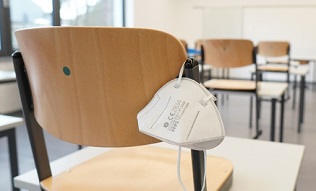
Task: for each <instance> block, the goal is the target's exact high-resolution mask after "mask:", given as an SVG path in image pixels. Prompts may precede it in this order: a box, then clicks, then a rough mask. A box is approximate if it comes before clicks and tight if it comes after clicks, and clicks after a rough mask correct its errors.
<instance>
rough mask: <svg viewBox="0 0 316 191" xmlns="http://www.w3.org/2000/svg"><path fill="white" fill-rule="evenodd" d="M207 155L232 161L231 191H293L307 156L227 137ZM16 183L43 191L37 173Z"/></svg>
mask: <svg viewBox="0 0 316 191" xmlns="http://www.w3.org/2000/svg"><path fill="white" fill-rule="evenodd" d="M154 146H158V147H166V148H170V149H177V147H175V146H171V145H169V144H166V143H158V144H154ZM109 150H110V149H107V148H95V147H88V148H84V149H82V150H79V151H76V152H74V153H72V154H69V155H67V156H65V157H63V158H60V159H58V160H56V161H54V162H52V163H51V164H52V173H53V174H58V173H60V172H63V171H65V170H67V169H69V168H70V167H72V166H74V165H77V164H79V163H81V162H82V161H85V160H88V159H90V158H93V157H95V156H98V155H100V154H102V153H103V152H106V151H109ZM207 153H208V154H210V155H214V156H220V157H224V158H226V159H229V160H230V161H232V163H233V167H234V172H233V182H232V186H231V188H230V189H229V191H240V190H242V191H253V190H256V191H267V190H269V191H280V190H282V191H293V190H295V185H296V180H297V177H298V173H299V169H300V166H301V162H302V158H303V154H304V146H302V145H293V144H285V143H276V142H268V141H261V140H252V139H243V138H234V137H226V138H225V140H224V141H223V143H222V144H220V145H219V146H218V147H216V148H214V149H212V150H209V151H207ZM175 176H176V166H175ZM14 183H15V186H16V187H18V188H21V189H26V190H33V191H40V189H39V183H38V178H37V174H36V171H35V170H31V171H29V172H26V173H24V174H21V175H19V176H17V177H15V178H14Z"/></svg>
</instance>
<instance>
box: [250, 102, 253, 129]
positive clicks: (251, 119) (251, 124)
mask: <svg viewBox="0 0 316 191" xmlns="http://www.w3.org/2000/svg"><path fill="white" fill-rule="evenodd" d="M252 102H253V99H252V96H250V108H249V112H250V113H249V128H250V129H252V107H253V106H252V105H253V104H252Z"/></svg>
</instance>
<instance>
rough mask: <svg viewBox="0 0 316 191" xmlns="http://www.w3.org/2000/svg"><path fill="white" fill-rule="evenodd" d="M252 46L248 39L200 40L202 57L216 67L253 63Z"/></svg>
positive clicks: (232, 66)
mask: <svg viewBox="0 0 316 191" xmlns="http://www.w3.org/2000/svg"><path fill="white" fill-rule="evenodd" d="M253 51H254V46H253V43H252V42H251V41H249V40H242V39H206V40H203V42H202V59H203V62H204V63H205V64H209V65H212V66H213V67H217V68H237V67H242V66H248V65H252V64H254V63H255V58H254V56H253Z"/></svg>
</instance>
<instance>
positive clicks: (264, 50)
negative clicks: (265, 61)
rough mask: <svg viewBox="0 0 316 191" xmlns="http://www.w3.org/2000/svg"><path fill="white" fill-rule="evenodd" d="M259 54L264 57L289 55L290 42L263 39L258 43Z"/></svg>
mask: <svg viewBox="0 0 316 191" xmlns="http://www.w3.org/2000/svg"><path fill="white" fill-rule="evenodd" d="M257 48H258V50H257V51H258V52H257V54H258V55H260V56H264V57H282V56H288V55H289V51H290V43H289V42H286V41H262V42H259V43H258V45H257Z"/></svg>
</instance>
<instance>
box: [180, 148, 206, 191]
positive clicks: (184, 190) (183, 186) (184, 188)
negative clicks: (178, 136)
mask: <svg viewBox="0 0 316 191" xmlns="http://www.w3.org/2000/svg"><path fill="white" fill-rule="evenodd" d="M203 153H204V176H203V186H202V189H201V191H204V189H205V185H206V162H207V155H206V150H203ZM180 161H181V146H179V149H178V162H177V163H178V164H177V175H178V181H179V183H180V185H181V187H182V189H183V191H187V189H186V187H185V185H184V184H183V181H182V179H181V172H180Z"/></svg>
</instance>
